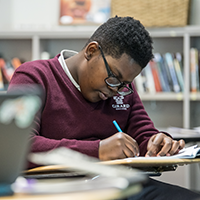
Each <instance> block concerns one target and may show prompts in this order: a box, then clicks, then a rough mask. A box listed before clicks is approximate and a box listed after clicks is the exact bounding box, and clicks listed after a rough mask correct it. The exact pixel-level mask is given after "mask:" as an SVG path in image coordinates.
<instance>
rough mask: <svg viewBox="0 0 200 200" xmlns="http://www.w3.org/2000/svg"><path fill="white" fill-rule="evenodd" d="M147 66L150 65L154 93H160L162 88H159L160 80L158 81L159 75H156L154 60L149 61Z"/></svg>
mask: <svg viewBox="0 0 200 200" xmlns="http://www.w3.org/2000/svg"><path fill="white" fill-rule="evenodd" d="M149 64H150V67H151V71H152V74H153V79H154V83H155V88H156V92H161V91H162V88H161V83H160V79H159V74H158V70H157V66H156V62H155V61H154V60H151V61H150V62H149Z"/></svg>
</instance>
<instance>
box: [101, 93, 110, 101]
mask: <svg viewBox="0 0 200 200" xmlns="http://www.w3.org/2000/svg"><path fill="white" fill-rule="evenodd" d="M99 97H100V98H101V99H102V100H106V99H108V97H107V96H106V95H105V94H104V93H103V92H99Z"/></svg>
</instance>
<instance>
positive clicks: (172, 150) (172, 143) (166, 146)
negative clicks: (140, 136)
mask: <svg viewBox="0 0 200 200" xmlns="http://www.w3.org/2000/svg"><path fill="white" fill-rule="evenodd" d="M184 146H185V142H184V140H179V141H177V140H173V139H172V138H170V137H169V136H167V135H165V134H164V133H158V134H156V135H153V136H152V137H151V138H150V139H149V142H148V144H147V153H146V155H145V156H147V157H148V156H165V155H166V156H171V155H174V154H176V153H178V151H179V150H180V149H182V148H184Z"/></svg>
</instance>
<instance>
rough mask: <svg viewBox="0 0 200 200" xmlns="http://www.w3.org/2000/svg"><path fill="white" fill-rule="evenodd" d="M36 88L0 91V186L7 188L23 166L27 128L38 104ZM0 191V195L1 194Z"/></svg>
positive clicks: (38, 98)
mask: <svg viewBox="0 0 200 200" xmlns="http://www.w3.org/2000/svg"><path fill="white" fill-rule="evenodd" d="M41 98H42V93H41V90H39V88H35V89H33V88H32V89H31V90H27V89H25V88H23V89H22V90H14V91H13V92H12V93H10V94H7V93H0V152H1V153H0V163H1V164H0V188H1V190H0V191H1V192H5V193H6V191H7V192H9V185H11V184H12V183H13V182H14V181H15V180H16V178H17V177H18V176H19V174H20V173H21V171H22V170H23V169H24V168H25V166H26V156H27V153H28V152H29V148H30V142H29V138H30V132H31V129H32V128H33V126H34V123H33V121H34V118H35V116H36V114H37V112H38V110H39V109H40V107H41V103H42V99H41ZM1 192H0V195H4V194H2V193H1Z"/></svg>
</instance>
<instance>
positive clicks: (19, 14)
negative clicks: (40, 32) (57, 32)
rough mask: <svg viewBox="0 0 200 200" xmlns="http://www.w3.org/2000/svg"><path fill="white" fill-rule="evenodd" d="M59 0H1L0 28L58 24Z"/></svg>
mask: <svg viewBox="0 0 200 200" xmlns="http://www.w3.org/2000/svg"><path fill="white" fill-rule="evenodd" d="M59 3H60V1H59V0H0V8H1V12H0V28H9V27H11V28H48V27H52V26H56V25H58V18H59Z"/></svg>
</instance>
